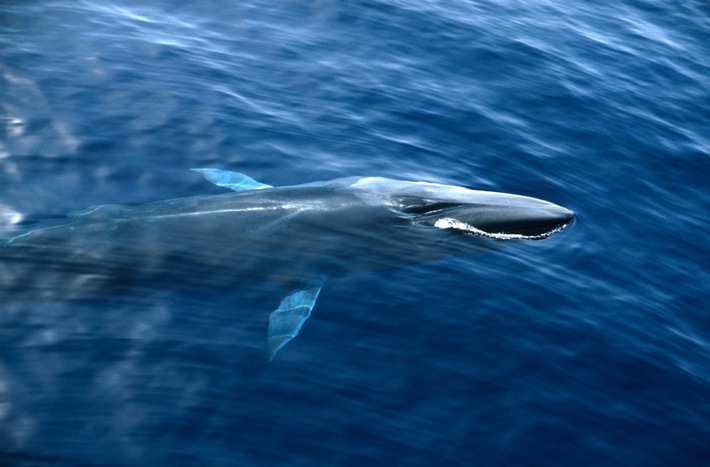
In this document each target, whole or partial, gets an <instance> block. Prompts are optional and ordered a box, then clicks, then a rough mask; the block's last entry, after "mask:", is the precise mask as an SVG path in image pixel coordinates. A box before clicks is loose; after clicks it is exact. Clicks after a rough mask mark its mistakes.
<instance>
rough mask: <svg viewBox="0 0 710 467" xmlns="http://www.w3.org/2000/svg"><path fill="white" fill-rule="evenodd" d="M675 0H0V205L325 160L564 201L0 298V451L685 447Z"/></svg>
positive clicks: (291, 169) (687, 310)
mask: <svg viewBox="0 0 710 467" xmlns="http://www.w3.org/2000/svg"><path fill="white" fill-rule="evenodd" d="M709 18H710V7H709V6H708V4H707V2H704V1H696V0H693V1H688V2H672V1H670V0H660V1H655V2H644V1H639V0H623V1H622V2H617V3H616V4H614V5H613V6H612V5H605V4H600V3H594V2H586V1H583V0H571V1H557V0H549V1H542V0H539V1H532V0H529V1H503V2H492V1H487V0H484V1H475V2H474V1H463V0H448V1H433V0H432V1H424V2H422V1H411V0H390V1H386V0H372V1H362V0H360V1H353V2H347V3H343V2H332V1H328V0H323V1H312V2H292V1H284V2H261V1H258V0H249V1H245V2H214V1H201V2H181V1H177V0H156V1H153V2H132V1H129V2H118V1H116V0H98V1H91V2H89V1H79V2H65V1H49V0H40V1H36V2H20V1H12V0H11V1H6V2H3V3H2V4H1V5H0V83H1V84H0V106H1V111H0V112H1V114H0V117H1V118H2V122H3V132H2V133H0V207H1V209H0V212H1V213H2V216H3V217H2V221H3V223H4V224H5V225H8V224H11V223H14V222H18V221H20V222H27V221H31V220H35V219H42V218H47V217H57V216H62V215H64V214H66V213H68V212H71V211H76V210H81V209H85V208H87V207H90V206H94V205H101V204H140V203H144V202H149V201H155V200H161V199H167V198H174V197H183V196H193V195H199V194H206V193H220V192H222V190H220V189H219V188H217V187H214V186H212V185H210V184H208V183H206V182H205V181H204V180H203V179H201V177H199V175H197V174H195V173H194V172H190V171H189V169H190V168H192V167H218V168H224V169H228V170H235V171H238V172H244V173H247V174H249V175H250V176H252V177H254V178H255V179H257V180H259V181H262V182H264V183H268V184H271V185H275V186H279V185H290V184H299V183H304V182H310V181H317V180H328V179H332V178H337V177H344V176H352V175H378V176H386V177H391V178H397V179H405V180H425V181H433V182H440V183H446V184H452V185H462V186H468V187H471V188H476V189H484V190H493V191H503V192H510V193H517V194H523V195H528V196H534V197H538V198H542V199H546V200H549V201H552V202H554V203H557V204H560V205H562V206H565V207H568V208H570V209H572V210H574V211H575V212H576V214H577V222H576V223H575V225H574V226H572V227H571V228H570V229H568V231H566V232H563V233H561V234H559V235H556V236H554V237H551V238H549V239H547V240H545V241H542V242H535V243H534V244H533V245H524V246H520V247H518V248H514V249H510V250H504V251H500V252H495V253H490V254H486V255H481V256H476V257H471V258H456V259H449V260H443V261H438V262H435V263H430V264H425V265H421V266H417V267H414V268H407V269H402V270H398V271H393V272H386V273H385V272H383V273H368V274H365V273H363V274H358V275H354V276H350V277H345V278H338V279H333V280H331V281H329V282H328V283H327V284H326V287H324V289H323V292H322V294H321V296H320V298H319V301H318V303H317V305H316V307H315V309H314V311H313V316H312V318H311V319H310V320H309V321H308V322H307V323H306V325H305V326H304V328H303V330H302V332H301V335H300V336H299V337H298V339H296V340H294V341H293V342H292V343H290V344H289V345H288V346H287V347H286V348H285V349H284V350H283V351H282V353H281V354H279V358H277V359H276V360H275V361H274V362H272V363H269V362H268V359H267V356H266V350H265V343H264V336H265V329H266V326H267V321H268V312H269V311H271V310H273V309H274V308H275V307H276V306H277V305H278V302H279V300H280V298H281V290H280V288H278V287H273V286H271V285H268V284H263V285H262V284H254V285H253V286H250V287H243V288H239V289H235V290H234V291H233V292H229V291H227V292H225V291H219V292H215V291H212V290H205V291H204V293H203V294H200V295H199V296H196V295H195V294H187V293H183V294H181V293H179V292H175V291H168V290H155V291H154V292H152V293H150V294H146V295H142V296H133V297H106V300H105V301H102V302H100V303H82V304H67V303H50V304H44V305H27V306H22V307H19V308H18V307H14V308H13V307H10V308H7V309H1V310H0V464H2V465H19V466H25V465H28V466H30V465H31V466H34V465H67V466H68V465H249V466H252V465H289V466H290V465H624V466H629V465H639V466H640V465H643V466H653V465H659V466H660V465H689V466H690V465H693V466H695V465H710V314H709V313H708V312H709V311H710V310H708V299H709V298H710V296H709V295H710V294H709V293H708V283H710V273H709V271H708V265H709V264H710V261H709V260H710V247H709V246H708V245H709V244H710V242H709V241H708V240H710V236H709V235H708V233H707V227H708V225H709V223H708V221H709V218H708V213H709V212H710V209H709V208H710V192H709V190H708V177H709V176H710V136H709V135H710V131H709V129H710V112H709V111H708V109H710V21H709Z"/></svg>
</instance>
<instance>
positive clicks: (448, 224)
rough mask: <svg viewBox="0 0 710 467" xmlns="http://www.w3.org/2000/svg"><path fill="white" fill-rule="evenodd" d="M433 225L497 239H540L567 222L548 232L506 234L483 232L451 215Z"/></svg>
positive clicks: (561, 228) (557, 230) (556, 230)
mask: <svg viewBox="0 0 710 467" xmlns="http://www.w3.org/2000/svg"><path fill="white" fill-rule="evenodd" d="M434 227H436V228H438V229H454V230H460V231H463V232H468V233H471V234H474V235H478V236H479V237H486V238H495V239H498V240H541V239H543V238H547V237H549V236H550V235H552V234H556V233H557V232H561V231H562V230H563V229H564V228H565V227H567V224H562V225H558V226H557V227H555V228H554V229H552V230H550V231H548V232H543V233H541V234H538V235H522V234H507V233H503V232H499V233H489V232H485V231H483V230H481V229H477V228H476V227H474V226H472V225H471V224H467V223H465V222H461V221H459V220H457V219H454V218H452V217H443V218H441V219H438V220H437V221H436V222H435V223H434Z"/></svg>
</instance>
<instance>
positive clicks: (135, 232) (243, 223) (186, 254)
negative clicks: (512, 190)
mask: <svg viewBox="0 0 710 467" xmlns="http://www.w3.org/2000/svg"><path fill="white" fill-rule="evenodd" d="M193 170H195V171H196V172H199V173H201V174H202V175H203V176H204V177H205V178H207V180H209V181H210V182H212V183H214V184H216V185H219V186H221V187H224V188H227V189H230V190H231V192H228V193H225V194H221V195H209V196H196V197H190V198H180V199H172V200H165V201H158V202H154V203H149V204H145V205H141V206H135V207H124V206H100V207H98V208H93V209H91V210H89V211H86V212H82V213H75V214H70V215H69V216H68V217H66V218H64V219H59V220H51V221H41V222H38V223H35V224H33V225H28V226H22V227H20V228H19V230H18V231H16V232H13V236H11V237H10V238H8V239H6V240H5V241H4V242H2V243H0V304H8V303H13V302H20V303H22V302H38V301H60V300H87V299H88V300H92V299H100V298H102V297H106V296H110V295H114V294H125V293H136V292H140V290H141V289H142V288H151V287H155V286H156V284H171V286H174V287H181V288H189V287H226V288H229V287H237V286H240V285H242V284H243V283H245V282H248V281H274V282H278V283H281V284H283V285H284V288H285V294H284V296H283V298H282V300H281V302H280V304H279V306H278V307H277V308H276V310H274V311H273V312H271V315H270V317H269V326H268V335H267V342H268V347H269V355H270V358H271V359H273V358H274V356H275V355H276V353H277V352H278V351H279V350H280V349H281V348H282V347H283V346H284V345H286V344H287V343H288V342H289V341H290V340H291V339H293V338H294V337H296V336H297V335H298V332H299V330H300V329H301V326H302V325H303V323H304V322H305V321H306V319H307V318H308V317H309V316H310V314H311V310H312V309H313V306H314V305H315V302H316V300H317V298H318V294H319V292H320V290H321V287H322V285H323V283H324V282H325V280H326V279H327V278H328V277H331V276H342V275H346V274H349V273H352V272H356V271H374V270H387V269H392V268H399V267H403V266H408V265H414V264H418V263H422V262H425V261H429V260H434V259H438V258H443V257H447V256H461V255H470V254H473V253H476V252H480V251H486V250H494V249H498V248H501V247H503V246H504V245H507V244H510V243H515V242H517V241H529V240H541V239H544V238H547V237H549V236H550V235H553V234H555V233H557V232H560V231H562V230H563V229H564V228H566V227H567V226H568V225H570V224H571V223H572V221H573V219H574V214H573V213H572V212H571V211H569V210H567V209H565V208H563V207H560V206H557V205H555V204H552V203H549V202H546V201H542V200H539V199H535V198H529V197H525V196H518V195H511V194H505V193H494V192H486V191H476V190H471V189H467V188H462V187H457V186H447V185H439V184H434V183H425V182H407V181H400V180H391V179H386V178H379V177H365V178H359V177H349V178H341V179H336V180H331V181H325V182H315V183H306V184H302V185H295V186H285V187H272V186H270V185H265V184H263V183H259V182H257V181H255V180H253V179H251V178H250V177H248V176H246V175H243V174H239V173H235V172H229V171H224V170H219V169H193Z"/></svg>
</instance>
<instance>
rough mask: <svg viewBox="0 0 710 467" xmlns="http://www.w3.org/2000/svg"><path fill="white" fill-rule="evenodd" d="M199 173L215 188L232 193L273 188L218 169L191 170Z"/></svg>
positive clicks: (241, 175) (238, 174)
mask: <svg viewBox="0 0 710 467" xmlns="http://www.w3.org/2000/svg"><path fill="white" fill-rule="evenodd" d="M192 170H194V171H195V172H200V173H201V174H202V175H204V176H205V178H206V179H207V180H208V181H210V182H212V183H214V184H215V185H217V186H223V187H225V188H229V189H230V190H234V191H246V190H260V189H262V188H273V187H272V186H271V185H266V184H264V183H259V182H257V181H256V180H254V179H253V178H251V177H249V176H247V175H244V174H240V173H237V172H230V171H229V170H220V169H192Z"/></svg>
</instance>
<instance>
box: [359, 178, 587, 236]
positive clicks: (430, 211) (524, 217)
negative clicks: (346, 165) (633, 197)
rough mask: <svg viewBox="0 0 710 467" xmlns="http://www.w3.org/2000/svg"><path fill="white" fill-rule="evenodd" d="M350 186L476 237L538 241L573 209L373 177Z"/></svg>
mask: <svg viewBox="0 0 710 467" xmlns="http://www.w3.org/2000/svg"><path fill="white" fill-rule="evenodd" d="M353 186H354V187H358V188H361V189H363V190H365V191H367V192H368V196H369V197H374V199H376V200H377V201H379V202H380V203H383V204H385V205H387V206H388V207H389V208H390V209H394V210H396V211H398V212H400V213H401V214H402V216H404V217H406V218H407V219H409V220H411V221H412V222H414V223H416V224H419V225H424V226H430V227H434V228H438V229H444V230H448V231H452V232H460V233H465V234H470V235H476V236H479V237H488V238H494V239H502V240H509V239H523V240H540V239H544V238H547V237H549V236H550V235H553V234H555V233H557V232H560V231H562V230H563V229H565V228H566V227H567V226H569V225H570V224H571V223H572V222H573V220H574V213H573V212H572V211H570V210H568V209H565V208H563V207H561V206H558V205H556V204H553V203H550V202H547V201H543V200H540V199H536V198H530V197H527V196H519V195H511V194H507V193H495V192H490V191H477V190H471V189H468V188H463V187H458V186H448V185H440V184H435V183H426V182H405V181H399V180H389V179H385V178H375V177H369V178H362V179H359V180H358V181H357V182H355V184H354V185H353ZM371 199H372V198H371Z"/></svg>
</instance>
